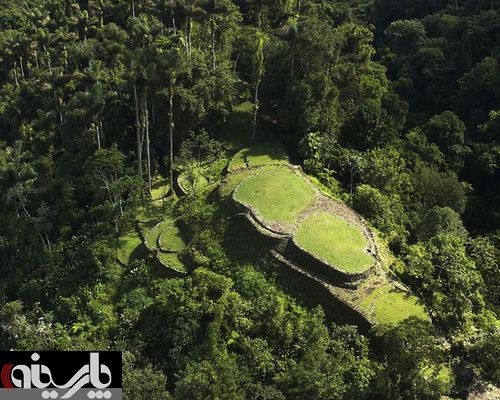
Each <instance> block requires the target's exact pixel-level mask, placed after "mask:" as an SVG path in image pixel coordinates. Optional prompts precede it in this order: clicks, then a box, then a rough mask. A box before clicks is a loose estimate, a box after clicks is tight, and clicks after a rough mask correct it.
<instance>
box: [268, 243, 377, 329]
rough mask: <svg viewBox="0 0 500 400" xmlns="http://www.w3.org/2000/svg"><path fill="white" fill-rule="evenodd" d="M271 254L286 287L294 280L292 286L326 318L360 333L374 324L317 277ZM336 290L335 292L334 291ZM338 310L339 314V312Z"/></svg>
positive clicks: (276, 254)
mask: <svg viewBox="0 0 500 400" xmlns="http://www.w3.org/2000/svg"><path fill="white" fill-rule="evenodd" d="M271 254H272V256H273V258H274V260H275V261H276V264H277V265H278V266H279V267H280V269H281V271H278V272H282V276H281V279H282V280H284V283H285V285H286V286H289V285H290V283H293V282H291V280H292V281H293V280H296V283H295V285H294V286H296V289H297V290H300V291H301V292H302V294H303V295H305V296H307V298H308V299H309V300H311V301H313V302H315V303H316V304H321V306H322V307H323V310H324V311H325V314H326V316H327V317H328V318H329V319H331V320H334V321H337V322H339V323H348V324H351V325H357V326H358V328H359V329H360V331H361V332H363V333H368V332H369V331H370V329H371V327H373V326H374V325H375V324H376V323H375V322H374V321H373V320H372V319H371V318H370V317H369V316H368V315H367V313H366V312H364V311H363V310H362V309H360V308H359V307H357V306H356V305H354V304H352V303H350V302H348V301H347V300H345V299H344V298H343V297H342V296H341V295H340V293H339V292H338V289H337V288H335V287H332V286H331V285H329V284H328V283H326V282H324V281H322V280H321V279H320V278H318V277H317V276H315V275H313V274H311V273H309V272H308V271H305V270H303V269H302V268H300V267H298V266H296V265H295V264H293V263H292V262H290V261H288V260H287V259H286V258H285V257H283V256H282V255H281V254H279V253H278V252H276V251H274V250H272V251H271ZM336 289H337V290H336ZM339 309H340V312H339Z"/></svg>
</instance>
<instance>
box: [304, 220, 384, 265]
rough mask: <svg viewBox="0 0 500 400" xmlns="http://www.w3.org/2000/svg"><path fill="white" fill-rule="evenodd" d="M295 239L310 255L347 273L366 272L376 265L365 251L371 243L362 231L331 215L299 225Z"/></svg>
mask: <svg viewBox="0 0 500 400" xmlns="http://www.w3.org/2000/svg"><path fill="white" fill-rule="evenodd" d="M295 240H296V242H297V244H298V245H299V246H300V247H302V248H303V249H304V250H306V251H307V252H309V253H311V254H312V255H315V256H317V257H319V258H320V259H321V260H324V261H326V262H327V263H328V264H330V265H331V266H333V267H336V268H339V269H341V270H343V271H345V272H349V273H357V272H363V271H365V270H367V269H368V268H370V267H371V266H372V265H373V263H374V262H375V259H374V258H373V257H372V256H371V255H370V254H368V253H367V252H366V251H365V249H366V248H367V247H368V241H367V239H366V238H365V236H364V235H363V233H362V232H361V231H360V229H359V228H357V227H355V226H353V225H351V224H349V223H348V222H347V221H345V220H343V219H342V218H339V217H337V216H334V215H331V214H327V213H319V214H313V215H311V216H310V217H309V218H308V219H306V220H305V221H304V222H303V223H302V224H300V226H299V229H298V231H297V233H296V236H295Z"/></svg>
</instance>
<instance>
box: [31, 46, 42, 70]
mask: <svg viewBox="0 0 500 400" xmlns="http://www.w3.org/2000/svg"><path fill="white" fill-rule="evenodd" d="M33 55H34V56H35V66H36V69H37V71H39V70H40V64H38V51H37V49H34V50H33Z"/></svg>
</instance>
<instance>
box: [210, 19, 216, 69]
mask: <svg viewBox="0 0 500 400" xmlns="http://www.w3.org/2000/svg"><path fill="white" fill-rule="evenodd" d="M211 25H212V26H211V31H212V32H211V33H212V69H215V68H217V56H216V54H215V18H214V17H212V21H211Z"/></svg>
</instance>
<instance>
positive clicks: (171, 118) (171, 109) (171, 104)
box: [168, 82, 175, 190]
mask: <svg viewBox="0 0 500 400" xmlns="http://www.w3.org/2000/svg"><path fill="white" fill-rule="evenodd" d="M168 104H169V108H168V120H169V140H170V143H169V144H170V146H169V147H170V149H169V154H170V160H169V163H170V165H169V174H170V190H173V188H174V127H175V122H174V83H173V82H170V96H169V101H168Z"/></svg>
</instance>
